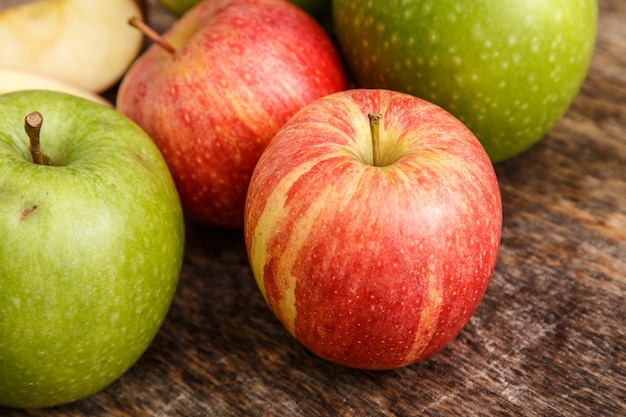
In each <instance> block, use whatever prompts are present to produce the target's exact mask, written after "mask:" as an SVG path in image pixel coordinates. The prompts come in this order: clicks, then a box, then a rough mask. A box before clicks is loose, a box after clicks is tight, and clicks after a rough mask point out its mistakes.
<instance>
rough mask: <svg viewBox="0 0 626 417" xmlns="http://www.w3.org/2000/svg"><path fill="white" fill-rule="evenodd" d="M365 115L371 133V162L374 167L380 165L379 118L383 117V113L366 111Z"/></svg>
mask: <svg viewBox="0 0 626 417" xmlns="http://www.w3.org/2000/svg"><path fill="white" fill-rule="evenodd" d="M367 117H368V118H369V119H370V131H371V133H372V156H373V162H372V164H373V165H374V166H375V167H379V166H381V161H380V136H379V135H380V133H379V131H380V119H382V118H383V114H382V113H379V112H371V113H368V115H367Z"/></svg>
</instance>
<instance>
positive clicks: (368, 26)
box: [333, 0, 598, 162]
mask: <svg viewBox="0 0 626 417" xmlns="http://www.w3.org/2000/svg"><path fill="white" fill-rule="evenodd" d="M597 9H598V4H597V0H528V1H519V0H483V1H474V0H460V1H459V0H436V1H435V0H411V1H406V0H389V1H387V2H385V3H384V5H383V3H382V2H374V1H367V2H362V1H356V0H334V1H333V19H334V26H335V32H336V35H337V38H338V42H339V44H340V48H341V50H342V51H343V54H344V56H345V59H346V63H347V66H348V68H349V70H350V72H351V73H352V75H353V77H354V79H355V82H356V84H357V85H358V86H361V87H378V88H390V89H394V90H399V91H404V92H408V93H411V94H414V95H417V96H420V97H422V98H425V99H427V100H429V101H432V102H434V103H436V104H439V105H441V106H442V107H444V108H445V109H447V110H448V111H450V112H451V113H453V114H454V115H455V116H457V117H458V118H459V119H460V120H461V121H463V122H464V123H465V124H466V125H467V126H468V127H469V128H470V129H471V130H472V131H473V132H474V133H475V134H476V136H477V137H478V139H479V140H480V141H481V142H482V144H483V146H484V147H485V148H486V150H487V152H488V153H489V155H490V157H491V159H492V160H493V161H495V162H497V161H502V160H505V159H508V158H510V157H512V156H515V155H517V154H519V153H521V152H523V151H524V150H526V149H528V148H529V147H531V146H532V145H533V144H535V143H536V142H538V141H539V140H541V139H542V138H543V137H544V136H545V134H546V133H547V132H548V131H549V130H550V129H551V128H552V127H553V126H554V125H555V123H556V122H557V121H558V120H559V119H560V118H561V116H562V115H563V114H564V112H565V111H566V110H567V108H568V107H569V106H570V104H571V102H572V101H573V99H574V97H575V96H576V94H577V93H578V91H579V89H580V87H581V84H582V82H583V80H584V78H585V76H586V74H587V71H588V67H589V64H590V60H591V56H592V52H593V47H594V43H595V34H596V26H597V13H598V12H597Z"/></svg>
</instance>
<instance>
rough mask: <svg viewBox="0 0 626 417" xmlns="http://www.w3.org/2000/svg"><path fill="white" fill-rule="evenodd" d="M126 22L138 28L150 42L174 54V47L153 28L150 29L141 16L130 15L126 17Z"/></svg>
mask: <svg viewBox="0 0 626 417" xmlns="http://www.w3.org/2000/svg"><path fill="white" fill-rule="evenodd" d="M128 24H129V25H131V26H133V27H135V28H137V29H139V30H140V31H141V32H142V33H143V34H144V35H146V36H147V37H148V39H150V40H151V41H152V42H154V43H156V44H157V45H159V46H160V47H161V48H163V49H165V50H166V51H167V52H169V53H170V54H174V53H175V52H176V48H174V47H173V46H172V44H170V43H169V42H167V41H166V40H165V39H163V38H162V37H161V35H159V34H158V33H157V32H156V31H155V30H154V29H152V28H151V27H150V26H148V24H147V23H146V22H144V20H143V19H142V18H140V17H139V16H131V17H130V18H129V19H128Z"/></svg>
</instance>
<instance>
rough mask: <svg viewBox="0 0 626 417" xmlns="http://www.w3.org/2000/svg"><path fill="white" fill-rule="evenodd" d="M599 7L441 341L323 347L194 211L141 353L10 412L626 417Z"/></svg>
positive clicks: (241, 253)
mask: <svg viewBox="0 0 626 417" xmlns="http://www.w3.org/2000/svg"><path fill="white" fill-rule="evenodd" d="M600 7H601V10H600V23H599V33H598V41H597V48H596V52H595V56H594V60H593V64H592V67H591V70H590V72H589V76H588V78H587V80H586V82H585V84H584V86H583V88H582V91H581V93H580V94H579V96H578V97H577V98H576V100H575V102H574V103H573V105H572V107H571V108H570V110H569V111H568V112H567V114H566V115H565V117H564V118H563V119H562V120H561V121H560V122H559V123H558V125H557V126H556V127H555V128H554V129H553V130H552V131H551V132H550V133H549V134H548V136H547V137H546V138H545V139H544V140H543V141H542V142H541V143H540V144H538V145H537V146H535V147H534V148H533V149H531V150H529V151H528V152H526V153H525V154H523V155H522V156H520V157H517V158H515V159H513V160H510V161H508V162H505V163H502V164H499V165H498V166H497V167H496V170H497V174H498V176H499V179H500V183H501V187H502V198H503V204H504V229H503V235H502V246H501V252H500V258H499V262H498V265H497V268H496V272H495V274H494V277H493V280H492V283H491V285H490V287H489V289H488V291H487V294H486V295H485V298H484V300H483V302H482V304H481V305H480V306H479V308H478V310H477V312H476V314H475V315H474V316H473V318H472V319H471V321H470V323H469V324H468V325H467V327H466V328H465V329H464V330H463V331H462V332H461V334H460V335H459V336H458V337H457V339H455V340H454V341H453V342H452V343H451V344H450V345H449V346H448V347H447V348H446V349H444V350H443V351H442V352H440V353H439V354H437V355H435V356H433V357H432V358H430V359H429V360H427V361H425V362H422V363H420V364H416V365H413V366H410V367H407V368H403V369H397V370H392V371H384V372H366V371H359V370H353V369H347V368H343V367H340V366H336V365H333V364H330V363H328V362H325V361H323V360H321V359H318V358H316V357H314V356H312V355H311V354H310V353H308V352H307V351H306V350H305V349H304V348H302V347H301V346H300V345H299V344H298V343H297V342H296V341H295V340H294V339H292V337H291V336H290V335H289V334H287V332H286V331H285V330H284V329H283V328H282V327H281V325H280V324H279V323H278V322H277V320H276V319H275V318H274V316H273V315H272V313H271V312H270V311H269V310H268V308H267V307H266V305H265V302H264V300H263V299H262V297H261V295H260V293H259V291H258V289H257V287H256V284H255V282H254V279H253V278H252V275H251V273H250V270H249V268H248V263H247V259H246V255H245V250H244V245H243V240H242V234H241V232H240V231H226V230H219V229H214V228H210V227H203V226H200V225H197V224H193V223H189V224H188V242H187V249H186V256H185V264H184V269H183V271H182V276H181V279H180V286H179V290H178V293H177V296H176V298H175V301H174V304H173V306H172V308H171V311H170V313H169V316H168V318H167V320H166V322H165V324H164V326H163V328H162V330H161V331H160V333H159V334H158V335H157V337H156V339H155V340H154V342H153V344H152V345H151V347H150V348H149V350H148V351H147V352H146V353H145V355H144V356H143V357H142V358H141V359H140V360H139V361H138V362H137V364H136V365H135V366H134V367H132V368H131V369H130V370H129V371H128V373H126V374H125V375H124V376H123V377H122V378H121V379H119V380H118V381H116V382H115V383H113V384H112V385H111V386H110V387H108V388H107V389H106V390H104V391H103V392H101V393H99V394H97V395H95V396H92V397H90V398H88V399H85V400H82V401H79V402H76V403H73V404H70V405H66V406H62V407H57V408H53V409H48V410H10V409H1V408H0V415H11V416H79V415H85V416H133V417H137V416H204V415H207V416H334V415H337V416H359V417H361V416H382V415H389V416H391V415H395V416H419V415H424V416H461V415H468V416H469V415H472V416H473V415H477V416H478V415H480V416H494V415H498V416H522V415H523V416H624V415H626V2H624V1H623V0H600ZM153 19H156V17H153Z"/></svg>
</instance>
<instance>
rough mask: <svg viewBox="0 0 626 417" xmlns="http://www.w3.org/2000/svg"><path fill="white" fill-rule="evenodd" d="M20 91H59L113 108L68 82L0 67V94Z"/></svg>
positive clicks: (99, 98) (92, 93)
mask: <svg viewBox="0 0 626 417" xmlns="http://www.w3.org/2000/svg"><path fill="white" fill-rule="evenodd" d="M20 90H51V91H60V92H63V93H68V94H72V95H75V96H78V97H83V98H86V99H89V100H91V101H94V102H96V103H100V104H104V105H106V106H109V107H112V106H113V105H112V104H111V102H109V101H108V100H106V99H105V98H104V97H102V96H100V95H98V94H96V93H94V92H92V91H90V90H87V89H85V88H83V87H81V86H78V85H75V84H73V83H71V82H69V81H65V80H62V79H59V78H55V77H52V76H50V75H47V74H41V73H38V72H35V71H31V70H27V69H22V68H15V67H0V94H4V93H9V92H14V91H20Z"/></svg>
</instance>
